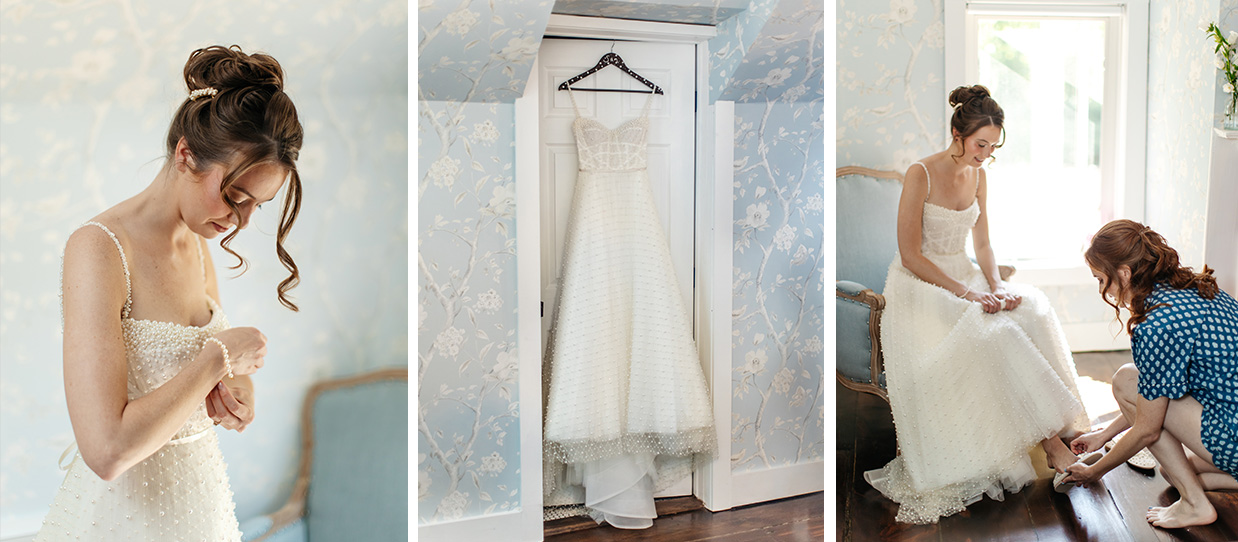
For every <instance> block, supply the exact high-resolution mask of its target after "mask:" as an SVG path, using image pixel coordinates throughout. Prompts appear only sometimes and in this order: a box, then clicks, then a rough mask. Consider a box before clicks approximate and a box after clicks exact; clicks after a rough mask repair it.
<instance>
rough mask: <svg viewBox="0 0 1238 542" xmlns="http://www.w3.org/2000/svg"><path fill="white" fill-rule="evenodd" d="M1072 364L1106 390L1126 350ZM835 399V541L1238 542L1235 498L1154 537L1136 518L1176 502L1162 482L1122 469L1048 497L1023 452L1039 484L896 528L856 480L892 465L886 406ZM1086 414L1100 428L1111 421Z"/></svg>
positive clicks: (882, 504)
mask: <svg viewBox="0 0 1238 542" xmlns="http://www.w3.org/2000/svg"><path fill="white" fill-rule="evenodd" d="M1075 363H1076V366H1077V368H1078V371H1079V374H1080V375H1082V376H1088V377H1090V378H1092V379H1093V380H1096V381H1100V382H1105V383H1112V381H1113V373H1114V372H1116V371H1117V369H1118V368H1119V367H1121V366H1122V365H1123V364H1125V363H1130V352H1129V351H1125V352H1106V353H1087V354H1077V355H1076V356H1075ZM837 394H838V398H837V401H836V402H837V405H838V418H837V419H838V429H837V435H838V450H837V452H838V453H837V458H838V459H837V461H838V463H839V464H838V467H837V473H838V474H837V479H836V480H837V483H838V484H839V485H841V486H844V487H840V488H836V495H837V498H838V499H839V501H840V502H839V503H837V506H836V513H837V514H838V518H837V520H838V527H837V533H836V536H837V539H838V540H839V541H845V542H851V541H856V542H866V541H895V540H897V541H929V540H932V541H942V542H945V541H949V542H954V541H972V540H974V541H991V540H992V541H1020V542H1021V541H1028V542H1075V541H1097V542H1178V541H1199V542H1210V541H1214V540H1223V541H1227V542H1238V492H1208V499H1209V501H1210V502H1212V503H1213V506H1215V507H1216V508H1217V515H1218V518H1219V519H1218V520H1217V522H1215V523H1213V524H1212V525H1206V526H1201V527H1191V528H1187V529H1160V528H1157V527H1153V526H1151V525H1149V524H1148V523H1147V520H1146V519H1144V515H1145V513H1146V511H1147V509H1148V507H1149V506H1166V505H1169V504H1170V503H1172V502H1173V501H1175V500H1177V498H1178V494H1177V492H1176V491H1175V490H1173V489H1172V488H1171V487H1170V486H1169V484H1168V483H1167V482H1166V481H1165V480H1164V478H1162V477H1161V476H1160V474H1157V473H1148V472H1145V471H1139V470H1137V469H1134V468H1132V467H1130V466H1127V465H1123V466H1120V467H1118V468H1117V469H1114V470H1113V471H1111V472H1110V473H1108V474H1107V475H1106V476H1105V477H1104V478H1103V479H1102V481H1101V482H1100V483H1098V484H1095V485H1093V486H1092V487H1089V488H1082V487H1077V488H1074V489H1071V490H1070V491H1068V492H1067V493H1065V494H1061V493H1057V492H1055V491H1054V490H1053V484H1052V471H1051V470H1050V469H1049V468H1048V466H1047V465H1046V464H1045V459H1044V453H1043V452H1042V451H1040V450H1039V448H1036V449H1034V450H1033V452H1032V454H1031V456H1032V465H1033V466H1034V467H1035V468H1036V472H1037V475H1038V478H1037V480H1036V481H1035V482H1034V483H1032V484H1031V485H1029V486H1028V487H1025V488H1023V490H1022V491H1020V492H1018V493H1015V494H1007V495H1006V496H1005V500H1004V501H1002V502H998V501H994V500H992V499H989V498H987V497H986V498H983V499H981V500H980V501H979V502H976V503H974V504H972V505H971V506H970V507H968V509H967V510H965V511H963V512H961V513H959V514H956V515H953V516H950V517H948V518H942V519H941V520H940V521H939V523H938V524H936V525H906V524H900V523H897V522H895V521H894V517H895V515H896V513H897V506H896V505H895V504H894V503H893V502H891V501H889V500H888V499H886V498H885V497H884V496H882V495H881V493H880V492H878V491H877V490H876V489H873V488H872V486H870V485H869V484H868V482H866V481H865V480H864V476H863V473H864V471H867V470H872V469H877V468H880V467H882V466H884V465H885V464H886V463H888V462H889V461H890V460H891V459H893V458H894V457H895V453H896V450H897V448H896V445H895V434H894V424H893V419H892V416H891V414H890V410H889V406H888V405H887V404H886V403H885V402H884V401H882V400H880V399H878V398H876V397H874V396H871V395H868V394H861V393H857V392H854V391H851V390H848V389H846V388H844V387H842V386H837ZM852 405H854V406H852ZM851 408H854V411H852V410H850V409H851ZM1091 414H1093V415H1096V416H1097V418H1100V419H1104V420H1109V419H1112V418H1113V417H1114V416H1115V414H1114V413H1091Z"/></svg>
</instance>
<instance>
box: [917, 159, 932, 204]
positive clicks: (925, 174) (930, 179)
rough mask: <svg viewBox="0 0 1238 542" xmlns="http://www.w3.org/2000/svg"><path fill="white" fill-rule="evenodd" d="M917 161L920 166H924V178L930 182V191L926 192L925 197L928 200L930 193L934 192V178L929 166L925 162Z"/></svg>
mask: <svg viewBox="0 0 1238 542" xmlns="http://www.w3.org/2000/svg"><path fill="white" fill-rule="evenodd" d="M916 163H917V164H920V167H922V168H924V180H925V181H927V182H928V192H926V193H925V194H924V199H925V200H926V201H927V200H928V195H929V194H930V193H932V192H933V178H932V177H930V176H929V172H928V166H926V165H924V162H916Z"/></svg>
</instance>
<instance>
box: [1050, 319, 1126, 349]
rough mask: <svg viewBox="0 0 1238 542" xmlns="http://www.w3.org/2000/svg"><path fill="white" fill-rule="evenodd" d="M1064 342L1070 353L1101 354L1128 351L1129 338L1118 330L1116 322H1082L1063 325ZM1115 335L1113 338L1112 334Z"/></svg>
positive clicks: (1122, 331) (1123, 331)
mask: <svg viewBox="0 0 1238 542" xmlns="http://www.w3.org/2000/svg"><path fill="white" fill-rule="evenodd" d="M1062 330H1063V331H1065V332H1066V342H1067V344H1069V345H1070V351H1071V352H1101V351H1106V350H1130V348H1131V338H1130V337H1129V336H1127V335H1126V331H1125V330H1122V329H1120V327H1119V324H1118V323H1117V322H1083V323H1078V324H1063V325H1062ZM1115 333H1116V334H1117V336H1116V337H1115V336H1114V334H1115Z"/></svg>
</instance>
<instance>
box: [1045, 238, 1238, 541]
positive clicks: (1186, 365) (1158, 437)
mask: <svg viewBox="0 0 1238 542" xmlns="http://www.w3.org/2000/svg"><path fill="white" fill-rule="evenodd" d="M1084 257H1085V258H1086V259H1087V262H1088V266H1089V267H1091V268H1092V274H1093V275H1094V276H1095V277H1096V279H1097V280H1098V281H1099V282H1100V291H1101V295H1102V296H1103V297H1104V298H1105V302H1106V303H1109V304H1110V305H1111V306H1113V308H1114V310H1115V311H1117V310H1118V308H1119V307H1122V308H1126V309H1129V310H1130V314H1131V316H1130V320H1129V321H1128V322H1127V324H1126V329H1127V333H1128V334H1130V336H1131V351H1132V354H1133V355H1134V361H1135V363H1134V364H1133V365H1132V364H1127V365H1125V366H1123V367H1122V368H1121V369H1119V370H1118V372H1117V373H1116V374H1114V378H1113V390H1114V391H1113V393H1114V397H1116V398H1117V400H1118V405H1119V406H1120V407H1121V409H1122V416H1120V417H1118V418H1117V419H1116V420H1114V421H1113V422H1112V423H1110V424H1109V426H1108V427H1105V428H1104V429H1101V430H1098V431H1094V432H1091V433H1088V434H1086V435H1083V436H1081V437H1079V438H1078V439H1075V441H1074V442H1072V443H1071V445H1072V446H1071V447H1072V448H1074V450H1075V451H1076V452H1080V451H1092V450H1095V449H1097V448H1099V447H1100V446H1101V444H1103V443H1104V442H1107V441H1108V440H1109V439H1111V438H1113V437H1114V436H1116V435H1117V434H1118V433H1120V432H1122V431H1124V430H1126V428H1128V427H1130V428H1131V430H1130V431H1129V432H1128V433H1126V435H1124V436H1123V437H1122V438H1121V439H1119V440H1118V442H1117V443H1116V444H1115V445H1114V447H1113V449H1112V450H1111V451H1110V452H1109V453H1108V454H1106V455H1105V456H1104V458H1102V459H1101V460H1100V461H1098V462H1096V463H1095V464H1093V465H1090V466H1088V465H1084V464H1082V463H1076V464H1074V465H1071V466H1070V467H1068V468H1067V472H1068V473H1069V474H1070V476H1069V477H1068V478H1067V479H1066V481H1067V482H1071V481H1073V482H1078V483H1081V484H1088V483H1091V482H1094V481H1096V480H1099V479H1100V477H1101V476H1103V475H1104V474H1105V473H1106V472H1109V470H1111V469H1113V468H1114V467H1117V466H1118V465H1121V464H1122V463H1123V462H1125V461H1126V460H1127V459H1130V458H1131V456H1133V455H1135V453H1136V452H1137V451H1139V450H1141V449H1143V448H1144V447H1147V448H1148V450H1149V451H1151V452H1152V455H1153V456H1155V457H1156V460H1157V462H1159V463H1160V464H1161V472H1162V474H1164V475H1165V479H1166V480H1168V481H1169V483H1170V484H1172V485H1173V486H1174V487H1175V488H1177V490H1178V493H1179V494H1180V495H1181V498H1180V499H1179V500H1178V501H1177V502H1175V503H1173V504H1171V505H1169V506H1166V507H1153V508H1149V509H1148V513H1147V520H1148V522H1149V523H1151V524H1153V525H1156V526H1157V527H1165V528H1176V527H1189V526H1191V525H1207V524H1209V523H1212V522H1213V521H1216V519H1217V513H1216V509H1215V508H1214V507H1213V506H1212V504H1211V503H1210V502H1208V498H1207V496H1205V495H1204V492H1205V491H1209V490H1238V480H1236V479H1235V478H1236V477H1238V302H1235V301H1234V298H1233V297H1231V296H1230V295H1229V294H1227V293H1225V292H1224V291H1222V290H1221V289H1220V288H1218V287H1217V283H1216V279H1215V278H1213V277H1212V270H1211V269H1208V266H1204V270H1203V272H1202V273H1195V272H1194V271H1192V270H1191V268H1189V267H1183V266H1182V265H1180V264H1179V260H1178V253H1177V251H1175V250H1174V249H1173V248H1171V247H1170V246H1169V245H1168V244H1166V243H1165V239H1164V238H1163V237H1161V236H1160V235H1159V234H1157V233H1156V232H1154V231H1152V229H1151V228H1148V227H1147V226H1144V225H1142V224H1140V223H1138V222H1133V221H1130V220H1115V221H1113V222H1110V223H1108V224H1106V225H1105V226H1104V227H1102V228H1101V229H1100V231H1099V232H1097V233H1096V236H1095V237H1093V238H1092V245H1091V246H1090V247H1089V248H1088V250H1087V252H1086V253H1085V255H1084ZM1132 422H1133V423H1132Z"/></svg>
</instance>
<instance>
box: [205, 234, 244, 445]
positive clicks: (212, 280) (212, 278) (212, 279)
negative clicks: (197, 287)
mask: <svg viewBox="0 0 1238 542" xmlns="http://www.w3.org/2000/svg"><path fill="white" fill-rule="evenodd" d="M198 242H199V243H202V261H203V265H204V266H205V269H206V293H207V295H209V296H211V297H212V298H213V299H214V300H215V305H216V306H218V307H222V306H223V302H222V301H221V300H220V298H219V281H218V279H217V278H216V275H215V262H214V260H213V259H212V258H211V250H210V245H208V244H207V242H206V239H199V240H198ZM222 382H223V385H224V386H225V387H226V388H227V393H226V394H225V393H223V392H222V390H219V389H212V390H211V391H210V392H209V393H208V394H207V396H206V410H207V415H208V416H210V417H211V418H212V419H215V420H218V421H219V422H220V423H219V425H220V426H222V427H223V428H224V429H233V430H236V431H237V432H238V433H239V432H243V431H245V428H246V427H248V426H249V424H250V423H251V422H253V421H254V381H253V379H252V378H250V377H249V375H237V376H236V377H235V378H224V379H223V380H222Z"/></svg>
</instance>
